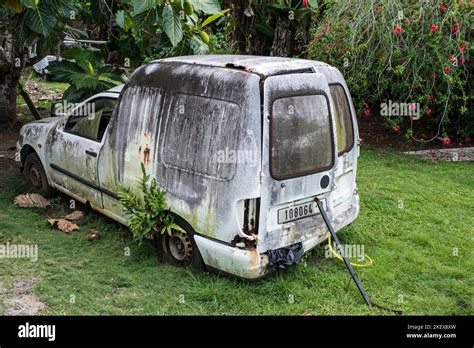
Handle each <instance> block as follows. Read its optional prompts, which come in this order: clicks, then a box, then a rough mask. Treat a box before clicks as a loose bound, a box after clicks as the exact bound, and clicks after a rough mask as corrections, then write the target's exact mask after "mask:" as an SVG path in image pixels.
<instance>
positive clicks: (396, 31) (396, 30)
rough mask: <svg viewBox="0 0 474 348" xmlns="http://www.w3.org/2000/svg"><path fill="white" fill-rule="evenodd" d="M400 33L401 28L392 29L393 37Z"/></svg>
mask: <svg viewBox="0 0 474 348" xmlns="http://www.w3.org/2000/svg"><path fill="white" fill-rule="evenodd" d="M401 32H402V28H401V27H395V29H393V33H394V34H395V35H398V34H400V33H401Z"/></svg>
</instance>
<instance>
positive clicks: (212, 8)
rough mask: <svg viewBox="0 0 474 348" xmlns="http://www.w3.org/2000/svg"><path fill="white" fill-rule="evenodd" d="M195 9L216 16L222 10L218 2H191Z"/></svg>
mask: <svg viewBox="0 0 474 348" xmlns="http://www.w3.org/2000/svg"><path fill="white" fill-rule="evenodd" d="M191 2H192V4H193V6H194V9H195V10H196V11H201V12H204V13H206V14H215V13H218V12H219V11H220V10H221V4H220V3H219V1H218V0H191Z"/></svg>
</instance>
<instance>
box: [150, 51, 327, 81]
mask: <svg viewBox="0 0 474 348" xmlns="http://www.w3.org/2000/svg"><path fill="white" fill-rule="evenodd" d="M158 62H176V63H184V64H195V65H204V66H216V67H229V68H237V69H242V70H245V71H248V72H251V73H256V74H259V75H263V76H269V75H278V74H284V73H286V72H290V71H295V70H304V69H310V68H312V67H317V66H328V64H326V63H323V62H319V61H314V60H308V59H295V58H284V57H265V56H251V55H218V54H214V55H202V56H182V57H172V58H165V59H160V60H155V61H153V62H152V63H158Z"/></svg>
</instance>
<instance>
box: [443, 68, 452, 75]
mask: <svg viewBox="0 0 474 348" xmlns="http://www.w3.org/2000/svg"><path fill="white" fill-rule="evenodd" d="M444 72H445V73H446V74H449V73H450V72H451V68H450V67H449V66H446V67H445V68H444Z"/></svg>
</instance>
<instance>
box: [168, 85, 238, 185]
mask: <svg viewBox="0 0 474 348" xmlns="http://www.w3.org/2000/svg"><path fill="white" fill-rule="evenodd" d="M241 121H242V118H241V117H240V106H239V105H238V104H235V103H232V102H229V101H225V100H219V99H212V98H207V97H200V96H194V95H188V94H180V93H176V94H175V95H174V96H173V97H172V100H171V102H170V104H169V106H168V110H167V117H166V124H165V126H164V127H165V128H164V139H163V149H162V153H163V160H164V163H165V164H167V165H168V166H171V167H174V168H178V169H181V170H184V171H188V172H191V173H196V174H201V175H206V176H210V177H213V178H216V179H219V180H230V179H231V178H232V177H233V175H234V174H235V171H236V161H220V160H219V154H220V153H221V152H225V151H231V150H235V149H237V148H238V146H239V137H240V134H241Z"/></svg>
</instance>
